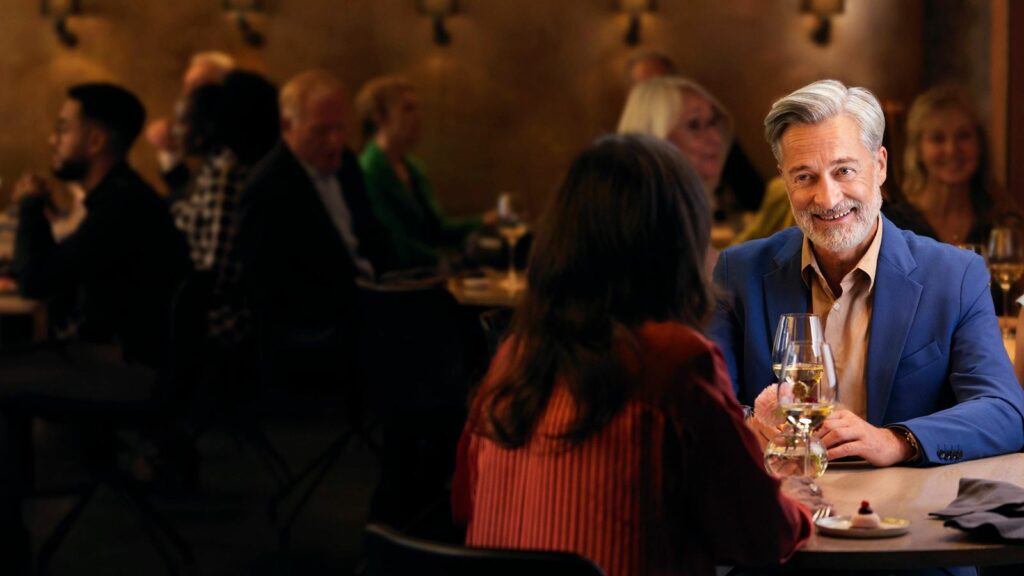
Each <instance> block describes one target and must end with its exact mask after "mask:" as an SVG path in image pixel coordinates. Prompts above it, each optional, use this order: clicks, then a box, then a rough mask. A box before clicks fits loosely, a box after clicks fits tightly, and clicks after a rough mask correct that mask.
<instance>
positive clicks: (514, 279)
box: [497, 192, 528, 291]
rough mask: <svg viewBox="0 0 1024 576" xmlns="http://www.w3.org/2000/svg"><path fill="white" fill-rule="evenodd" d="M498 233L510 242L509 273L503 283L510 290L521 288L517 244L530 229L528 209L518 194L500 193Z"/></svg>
mask: <svg viewBox="0 0 1024 576" xmlns="http://www.w3.org/2000/svg"><path fill="white" fill-rule="evenodd" d="M497 216H498V233H499V234H501V236H502V238H504V239H505V242H506V243H508V275H507V276H506V277H505V280H504V281H503V282H502V285H503V286H504V287H505V288H506V289H508V290H509V291H515V290H520V289H522V288H523V282H522V280H520V278H519V275H518V274H517V272H516V244H518V243H519V239H520V238H522V237H523V236H525V235H526V232H527V230H528V225H527V220H528V219H527V214H526V210H524V209H523V207H522V201H521V199H520V197H519V195H518V194H515V193H512V192H503V193H502V194H500V195H498V210H497Z"/></svg>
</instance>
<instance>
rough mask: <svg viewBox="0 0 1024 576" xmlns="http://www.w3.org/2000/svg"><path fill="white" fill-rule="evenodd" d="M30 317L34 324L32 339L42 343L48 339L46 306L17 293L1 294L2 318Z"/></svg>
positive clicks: (0, 310) (0, 311)
mask: <svg viewBox="0 0 1024 576" xmlns="http://www.w3.org/2000/svg"><path fill="white" fill-rule="evenodd" d="M6 316H28V317H30V318H31V322H32V339H33V340H34V341H37V342H39V341H42V340H45V339H46V337H47V326H48V321H47V314H46V304H45V303H44V302H42V301H40V300H33V299H31V298H25V297H23V296H20V295H19V294H18V293H17V292H12V291H8V292H0V317H6Z"/></svg>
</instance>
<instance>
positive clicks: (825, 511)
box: [811, 504, 832, 522]
mask: <svg viewBox="0 0 1024 576" xmlns="http://www.w3.org/2000/svg"><path fill="white" fill-rule="evenodd" d="M831 515H832V507H831V506H829V505H827V504H826V505H825V506H822V507H821V508H815V510H814V514H812V515H811V521H812V522H817V521H818V520H821V519H822V518H828V517H829V516H831Z"/></svg>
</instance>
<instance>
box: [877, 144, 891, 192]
mask: <svg viewBox="0 0 1024 576" xmlns="http://www.w3.org/2000/svg"><path fill="white" fill-rule="evenodd" d="M875 159H876V160H877V162H878V185H879V186H881V185H882V184H885V177H886V168H887V167H888V166H889V151H888V150H886V149H885V146H879V147H878V152H876V153H875Z"/></svg>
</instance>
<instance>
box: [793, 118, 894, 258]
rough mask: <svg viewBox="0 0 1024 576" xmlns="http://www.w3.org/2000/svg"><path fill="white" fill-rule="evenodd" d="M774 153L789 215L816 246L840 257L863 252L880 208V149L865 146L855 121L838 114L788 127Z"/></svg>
mask: <svg viewBox="0 0 1024 576" xmlns="http://www.w3.org/2000/svg"><path fill="white" fill-rule="evenodd" d="M779 152H780V154H779V156H780V160H779V172H780V173H781V174H782V178H783V180H785V182H786V190H788V191H789V201H790V203H791V204H792V206H793V216H794V218H795V219H796V222H797V224H798V225H799V226H800V228H801V229H802V230H803V231H804V234H805V235H806V236H807V237H808V239H810V241H811V242H812V243H813V244H814V246H815V248H816V249H817V250H824V251H826V252H829V253H832V254H834V255H835V256H839V257H845V256H850V255H853V254H857V253H862V249H866V248H867V246H868V244H870V243H871V240H872V239H873V238H874V231H875V228H876V226H877V224H878V213H879V210H881V207H882V192H881V189H880V187H881V185H882V183H883V182H885V165H886V151H885V148H879V149H878V150H877V151H871V150H868V148H867V147H866V146H865V145H864V143H863V142H862V141H861V138H860V130H859V128H858V126H857V123H856V122H855V121H854V120H853V119H852V118H850V117H849V116H846V115H840V116H837V117H835V118H832V119H830V120H826V121H824V122H821V123H819V124H793V125H791V126H789V127H788V128H786V131H785V132H783V134H782V138H781V139H780V141H779Z"/></svg>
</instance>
